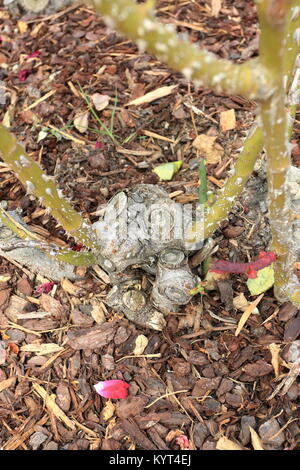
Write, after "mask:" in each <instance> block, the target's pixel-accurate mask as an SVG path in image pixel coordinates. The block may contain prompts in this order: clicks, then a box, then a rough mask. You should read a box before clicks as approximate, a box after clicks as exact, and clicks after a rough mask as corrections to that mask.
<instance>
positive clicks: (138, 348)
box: [133, 335, 148, 356]
mask: <svg viewBox="0 0 300 470" xmlns="http://www.w3.org/2000/svg"><path fill="white" fill-rule="evenodd" d="M147 346H148V338H147V337H146V336H145V335H139V336H138V337H137V338H136V340H135V348H134V350H133V354H134V355H135V356H140V355H141V354H143V352H144V351H145V349H146V347H147Z"/></svg>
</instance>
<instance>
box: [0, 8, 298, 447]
mask: <svg viewBox="0 0 300 470" xmlns="http://www.w3.org/2000/svg"><path fill="white" fill-rule="evenodd" d="M212 4H213V5H214V11H212V10H211V2H208V1H201V0H197V1H195V2H189V1H185V0H177V1H169V0H165V1H164V0H160V1H158V2H157V12H158V15H159V16H160V18H161V21H163V22H166V23H172V24H174V25H176V26H177V29H178V31H179V32H180V33H181V34H183V35H188V36H189V37H190V40H191V41H192V42H194V43H197V44H198V45H199V46H200V47H206V48H207V49H208V50H210V51H212V52H214V53H216V54H217V55H219V56H220V57H224V58H227V59H231V60H234V61H236V62H242V61H243V60H245V59H248V58H250V57H254V56H256V55H257V52H258V51H257V47H258V25H257V17H256V12H255V8H254V5H253V2H252V1H251V2H244V1H242V0H235V1H231V0H226V1H225V0H224V1H223V2H213V3H212ZM218 5H220V9H218ZM218 10H219V11H218ZM0 37H1V51H0V80H2V81H3V82H4V84H5V86H6V88H7V96H6V98H7V101H6V104H5V105H0V111H1V120H3V121H4V123H5V124H6V125H8V126H10V128H11V130H12V131H13V132H14V133H15V135H16V136H17V138H18V140H19V141H20V142H23V143H24V145H25V146H26V149H27V151H28V153H29V154H30V155H31V156H32V157H33V158H35V159H36V160H37V161H38V162H39V163H40V164H41V166H42V167H43V168H44V169H45V171H46V172H47V173H48V174H49V175H53V176H55V178H56V180H57V183H58V185H59V187H60V188H61V189H62V191H63V193H64V195H65V196H66V197H68V198H70V200H71V201H72V204H73V206H74V207H75V208H76V209H77V210H79V211H80V212H81V213H82V214H83V215H84V216H85V217H87V218H88V219H89V220H90V221H91V222H93V221H95V220H97V212H98V211H99V210H101V209H102V208H103V207H104V206H105V204H106V203H107V201H108V200H109V199H110V198H111V197H112V196H113V195H114V194H115V193H116V192H117V191H118V190H120V189H123V188H127V187H131V186H133V185H135V184H138V183H151V184H159V185H161V186H162V187H163V188H165V189H166V190H167V191H168V192H169V194H170V195H171V197H173V198H174V199H175V200H176V201H178V202H181V203H190V202H195V201H197V198H198V194H197V186H198V157H197V151H196V148H195V147H194V146H193V142H194V140H195V138H196V137H197V136H198V135H203V136H205V137H204V139H205V138H206V140H207V138H208V137H210V138H212V137H213V138H214V139H212V140H213V141H214V142H213V150H210V151H208V155H207V162H208V163H207V171H208V183H209V189H210V190H211V191H212V192H213V193H215V192H216V191H217V189H218V188H221V187H222V186H223V184H224V181H225V179H226V177H227V176H228V171H229V170H230V168H231V167H232V164H233V163H234V161H235V160H236V158H237V157H238V152H239V149H240V148H241V146H242V142H243V138H244V137H245V135H246V131H247V130H248V129H249V128H250V126H251V123H252V121H253V117H254V113H255V103H253V102H251V101H249V100H246V99H244V98H241V97H240V96H226V95H224V94H222V93H216V92H214V91H212V90H210V89H202V88H195V86H193V85H192V84H188V83H187V81H186V80H185V79H184V78H183V77H182V76H181V75H180V74H176V73H172V72H171V71H170V70H168V68H166V67H165V66H164V65H162V64H161V63H160V62H159V61H157V60H156V59H155V58H153V57H152V56H150V55H148V54H147V53H144V54H139V52H138V50H137V48H136V47H135V46H134V45H133V44H132V43H131V42H130V41H128V40H127V39H126V38H124V37H122V36H120V35H119V34H117V33H115V32H112V31H109V30H108V29H107V28H106V27H105V25H104V23H103V21H102V19H101V18H100V17H98V16H96V15H95V14H94V13H93V11H92V10H90V9H89V8H87V7H84V6H77V7H68V8H66V9H65V10H63V11H62V12H59V13H54V14H52V15H48V16H44V17H43V16H38V17H37V16H35V17H34V16H30V15H27V16H25V15H23V16H21V17H19V18H16V17H14V16H13V15H12V14H11V13H10V12H9V11H8V10H7V9H5V8H4V7H1V8H0ZM162 87H171V88H168V94H166V95H165V96H163V97H161V98H157V99H155V100H154V101H151V102H148V101H147V100H145V101H144V102H142V103H141V104H139V105H136V106H135V105H128V103H130V101H132V100H134V99H136V98H140V97H143V96H144V95H146V94H147V93H148V92H150V91H156V90H160V89H161V88H162ZM82 90H83V92H84V95H85V96H86V97H87V96H88V97H91V96H92V95H95V93H98V94H100V95H102V96H101V97H100V100H102V102H104V104H103V109H102V110H101V111H98V119H96V118H95V116H94V115H93V114H92V113H91V112H89V109H88V106H87V103H86V101H85V99H84V96H83V94H82ZM105 96H108V97H109V101H108V99H107V98H105ZM94 99H95V100H97V98H94ZM98 99H99V96H98ZM229 110H231V111H230V114H229V116H230V117H231V119H233V117H234V118H235V123H234V124H233V125H231V126H229V127H231V129H230V130H226V116H227V117H228V113H227V114H226V113H225V114H224V112H226V111H229ZM80 113H85V115H84V116H82V115H81V116H79V114H80ZM87 117H88V122H87ZM99 118H100V119H101V123H102V125H103V124H104V125H105V126H106V130H105V129H104V128H103V127H101V123H100V122H99ZM224 119H225V124H224ZM222 122H223V124H222ZM78 123H79V124H80V125H81V126H82V127H80V126H79V124H78ZM227 124H228V122H227ZM107 129H108V130H107ZM299 132H300V127H299V121H297V120H296V126H295V133H294V140H293V143H294V144H295V145H294V147H293V158H294V163H295V164H296V165H300V148H299V145H298V143H297V142H298V141H299ZM208 140H209V139H208ZM212 140H211V139H210V142H212ZM96 142H98V144H97V148H95V144H96ZM175 160H183V166H182V169H181V170H180V172H178V173H177V174H176V175H175V176H174V178H173V179H172V181H171V182H164V183H162V182H159V179H158V177H157V176H156V175H155V174H154V173H153V172H152V170H153V168H154V167H155V166H157V165H158V164H160V163H163V162H169V161H175ZM255 174H256V176H257V177H259V171H257V172H256V173H255ZM252 181H254V180H252ZM249 188H250V187H249ZM251 188H252V192H250V189H251ZM251 188H250V189H249V192H248V195H249V194H250V197H249V198H248V199H249V200H250V206H251V202H252V207H249V206H247V205H245V204H243V202H238V203H237V204H236V205H235V207H234V209H233V211H232V213H231V214H230V216H229V218H228V220H227V221H225V222H223V223H222V224H221V226H220V227H219V229H218V230H217V231H216V233H215V235H214V237H215V238H216V239H217V241H218V245H219V253H218V256H219V257H222V258H224V259H231V260H234V261H248V260H250V259H253V257H254V256H256V255H257V254H258V252H259V250H260V249H265V248H266V246H267V243H268V241H269V231H268V224H267V219H266V215H267V214H266V208H265V206H264V200H263V198H261V199H260V203H259V200H258V196H259V194H260V192H259V188H258V187H257V186H256V187H255V184H254V186H253V184H252V186H251ZM253 188H254V189H253ZM255 188H256V189H255ZM0 191H1V199H5V200H7V201H8V204H9V208H10V209H16V208H20V209H22V215H23V217H24V220H25V221H26V222H27V223H28V224H29V226H30V227H31V229H32V230H34V231H35V232H36V233H38V234H39V235H40V236H42V237H44V238H45V239H47V240H51V241H56V242H57V243H60V245H62V246H64V245H71V246H74V244H75V242H74V243H73V242H72V240H70V239H68V238H67V237H66V236H65V233H64V231H63V230H62V229H61V227H60V226H58V225H57V223H56V221H55V220H53V219H52V218H51V216H50V215H48V214H47V212H46V210H45V208H43V207H42V206H40V205H39V204H38V201H37V200H36V199H35V198H34V197H33V196H31V195H28V194H26V191H25V189H24V187H23V186H22V184H21V183H20V182H19V181H18V180H17V178H16V177H15V176H14V174H12V173H11V172H10V171H9V169H8V168H7V166H6V165H5V164H4V163H1V164H0ZM241 201H243V200H241ZM257 207H258V210H257ZM255 208H256V212H255V210H254V209H255ZM80 274H81V275H82V280H80V281H77V282H74V283H71V282H70V281H67V280H63V281H62V282H61V283H60V284H55V285H50V286H49V285H48V286H47V285H46V287H45V286H44V292H43V293H41V292H40V291H41V289H38V290H37V288H38V286H39V285H41V284H44V283H45V282H47V279H44V278H42V277H41V276H39V275H35V274H34V273H31V272H29V271H28V270H27V269H26V267H22V266H18V265H13V264H11V263H9V262H8V261H7V260H6V259H4V258H2V259H1V264H0V333H1V340H0V423H1V426H0V447H1V448H3V449H5V450H15V449H19V450H22V449H24V450H30V449H33V450H37V449H45V450H46V449H47V450H54V449H68V450H78V449H90V450H94V449H106V450H110V449H117V450H120V449H130V450H134V449H143V450H158V449H159V450H176V449H180V448H181V449H185V448H190V449H201V450H214V449H216V448H217V447H218V448H225V449H226V448H227V449H230V448H232V446H233V447H234V446H235V447H236V448H240V449H253V448H259V447H262V448H264V449H285V450H293V449H297V448H298V449H299V443H300V427H299V419H300V414H299V397H300V384H299V378H297V376H298V373H299V366H298V368H297V358H298V361H299V349H300V344H299V343H300V342H299V339H300V338H299V335H300V324H299V322H300V315H299V311H297V309H296V308H294V307H293V306H292V305H290V304H284V305H279V304H278V302H277V301H276V299H275V298H274V296H273V291H272V289H270V290H269V291H267V292H266V293H265V294H264V295H263V297H262V299H261V300H260V302H259V304H258V310H259V314H252V315H251V316H250V317H249V319H248V320H247V323H246V324H245V326H244V328H243V329H242V330H241V331H240V333H239V334H238V335H235V332H236V329H237V325H238V322H239V320H240V318H241V316H242V313H243V312H242V310H241V309H239V308H238V306H237V305H238V304H237V302H238V300H237V299H239V300H241V299H242V300H243V299H244V298H246V299H247V301H248V303H251V302H252V301H253V300H254V299H253V297H251V295H250V294H249V291H248V289H247V286H246V278H245V277H244V276H243V275H240V276H231V277H229V278H228V279H226V280H223V281H222V282H219V283H217V284H216V286H215V289H214V290H212V291H210V292H209V293H207V294H205V295H202V296H200V295H197V296H195V297H194V298H193V301H192V302H191V303H190V304H189V305H187V306H186V307H185V308H182V309H181V311H180V313H178V314H170V315H169V316H168V317H167V327H166V329H165V330H164V331H163V332H155V331H153V330H149V329H143V328H140V327H137V326H136V325H135V324H133V323H130V322H129V321H128V320H127V319H126V318H124V317H123V316H122V315H121V314H118V313H116V312H113V311H112V310H111V309H110V308H109V307H108V306H106V304H105V296H106V294H107V292H108V290H109V288H110V285H109V283H108V279H107V276H106V275H105V273H103V272H102V271H101V270H99V269H97V268H90V269H83V268H80ZM47 288H48V289H50V291H47ZM45 289H46V290H45ZM140 343H142V345H143V347H140V349H139V350H137V348H136V346H137V344H140ZM298 364H299V362H298ZM108 379H122V380H124V381H126V382H128V383H130V394H129V397H128V398H127V399H124V400H108V399H105V398H101V397H100V396H99V395H97V394H96V393H95V391H94V388H93V385H94V384H95V383H97V382H98V381H99V380H108ZM180 436H183V437H180Z"/></svg>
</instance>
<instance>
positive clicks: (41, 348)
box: [20, 343, 64, 356]
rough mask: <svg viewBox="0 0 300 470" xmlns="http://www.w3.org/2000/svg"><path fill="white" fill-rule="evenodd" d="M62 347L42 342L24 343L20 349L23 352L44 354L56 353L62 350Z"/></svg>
mask: <svg viewBox="0 0 300 470" xmlns="http://www.w3.org/2000/svg"><path fill="white" fill-rule="evenodd" d="M63 349H64V348H62V347H61V346H58V344H55V343H43V344H25V345H24V346H21V348H20V350H21V351H24V352H34V353H36V354H37V355H38V356H46V355H47V354H53V353H57V352H59V351H63Z"/></svg>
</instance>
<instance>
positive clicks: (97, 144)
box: [95, 141, 104, 149]
mask: <svg viewBox="0 0 300 470" xmlns="http://www.w3.org/2000/svg"><path fill="white" fill-rule="evenodd" d="M103 147H104V144H103V142H99V141H97V142H96V143H95V149H102V148H103Z"/></svg>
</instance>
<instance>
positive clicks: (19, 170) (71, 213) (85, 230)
mask: <svg viewBox="0 0 300 470" xmlns="http://www.w3.org/2000/svg"><path fill="white" fill-rule="evenodd" d="M0 154H1V156H2V158H3V160H4V161H5V162H6V163H7V164H8V165H9V167H10V168H11V169H12V170H13V171H14V173H15V174H16V176H17V177H18V178H19V180H20V181H21V182H22V183H23V184H24V185H25V186H26V188H27V191H28V192H31V193H33V194H34V195H35V196H37V197H38V198H40V201H41V202H42V203H43V205H44V206H45V207H47V208H49V209H50V210H51V211H52V215H53V217H54V218H55V219H56V220H57V221H58V222H59V223H60V224H61V225H62V227H63V228H64V229H65V230H66V231H67V232H68V234H69V235H70V236H72V237H74V238H76V239H77V240H79V241H80V243H82V244H83V245H85V246H87V247H88V248H94V249H97V248H99V247H98V245H97V243H96V236H95V234H94V231H93V229H92V227H91V225H90V224H89V223H87V222H86V221H85V220H84V219H83V218H82V217H81V215H80V214H79V213H78V212H76V211H75V210H74V209H73V208H72V206H71V205H70V204H69V203H68V202H67V201H66V200H65V199H63V198H62V197H61V195H60V194H59V192H58V190H57V188H56V186H55V184H54V182H53V181H52V179H51V177H49V176H47V175H46V174H45V173H44V172H43V171H42V169H41V168H40V167H39V165H38V164H37V163H36V162H35V161H34V160H32V159H31V158H30V157H29V156H28V155H27V154H26V152H25V150H24V148H23V147H22V146H21V145H20V144H18V143H17V141H16V138H15V137H14V136H13V135H12V134H11V133H10V132H9V131H8V130H7V129H6V128H5V127H4V126H3V125H2V124H0Z"/></svg>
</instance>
